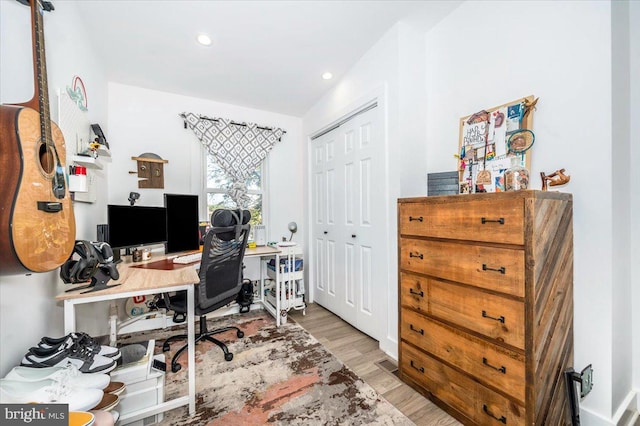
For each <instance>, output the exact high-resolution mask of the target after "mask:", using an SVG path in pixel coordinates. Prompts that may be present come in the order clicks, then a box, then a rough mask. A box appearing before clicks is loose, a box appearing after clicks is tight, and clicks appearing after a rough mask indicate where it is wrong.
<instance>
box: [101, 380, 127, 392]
mask: <svg viewBox="0 0 640 426" xmlns="http://www.w3.org/2000/svg"><path fill="white" fill-rule="evenodd" d="M126 388H127V386H126V385H125V384H124V383H122V382H111V383H109V385H108V386H107V387H106V388H104V389H103V390H102V391H103V392H104V393H110V394H112V395H120V394H121V393H122V392H124V390H125V389H126Z"/></svg>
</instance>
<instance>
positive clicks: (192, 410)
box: [187, 285, 196, 416]
mask: <svg viewBox="0 0 640 426" xmlns="http://www.w3.org/2000/svg"><path fill="white" fill-rule="evenodd" d="M194 294H195V286H193V285H191V286H189V288H188V289H187V336H188V337H187V345H188V350H187V355H188V364H189V370H188V376H189V415H190V416H193V415H195V414H196V352H195V337H194V336H195V332H196V329H195V327H196V326H195V324H194V321H195V318H194V312H193V311H194V300H195V298H194Z"/></svg>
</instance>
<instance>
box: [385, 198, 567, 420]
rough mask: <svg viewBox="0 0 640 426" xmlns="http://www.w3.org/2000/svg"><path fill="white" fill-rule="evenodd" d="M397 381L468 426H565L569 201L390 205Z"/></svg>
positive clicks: (490, 200)
mask: <svg viewBox="0 0 640 426" xmlns="http://www.w3.org/2000/svg"><path fill="white" fill-rule="evenodd" d="M398 229H399V240H398V247H399V256H398V261H399V265H398V269H399V277H398V281H399V290H398V292H399V297H398V299H399V312H400V318H399V333H398V334H399V337H400V340H399V342H400V343H399V357H400V358H399V366H400V377H401V378H402V380H404V381H405V382H407V383H409V384H410V385H411V386H412V387H414V388H415V389H417V390H418V391H420V392H421V393H423V394H424V395H425V396H427V397H428V398H430V399H431V400H433V401H434V402H435V403H436V404H438V405H439V406H440V407H442V408H443V409H444V410H446V411H447V412H448V413H450V414H451V415H452V416H454V417H456V418H457V419H458V420H460V421H461V422H462V423H464V424H469V425H502V424H506V425H549V426H557V425H563V424H567V425H570V424H571V415H570V409H569V403H568V399H567V394H566V385H565V382H564V376H563V371H564V370H565V369H566V368H568V367H571V366H573V207H572V196H571V194H563V193H558V192H542V191H518V192H506V193H492V194H472V195H451V196H439V197H423V198H406V199H400V200H398Z"/></svg>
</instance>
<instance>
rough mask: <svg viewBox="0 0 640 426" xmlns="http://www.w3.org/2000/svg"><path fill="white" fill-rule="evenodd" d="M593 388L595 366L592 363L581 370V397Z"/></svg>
mask: <svg viewBox="0 0 640 426" xmlns="http://www.w3.org/2000/svg"><path fill="white" fill-rule="evenodd" d="M592 388H593V368H592V367H591V364H589V365H587V366H586V367H585V368H584V370H582V371H581V372H580V398H584V397H585V396H587V395H588V394H589V392H591V389H592Z"/></svg>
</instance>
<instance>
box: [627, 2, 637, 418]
mask: <svg viewBox="0 0 640 426" xmlns="http://www.w3.org/2000/svg"><path fill="white" fill-rule="evenodd" d="M629 12H630V13H629V17H630V19H629V21H630V25H629V29H630V36H629V39H630V40H631V43H630V54H629V57H630V71H629V74H630V76H631V91H630V93H631V99H630V104H631V105H630V111H629V116H630V117H631V123H632V124H631V126H632V127H631V144H630V151H631V153H630V155H629V157H630V158H632V159H635V158H640V132H638V130H637V126H638V125H637V122H636V121H635V120H637V117H640V2H637V1H632V2H629ZM634 119H635V120H634ZM632 166H633V167H632V168H631V185H630V187H629V198H630V200H631V234H630V238H631V253H632V258H631V292H632V297H631V303H632V305H633V306H634V308H633V309H632V313H631V324H633V336H632V338H633V349H632V360H633V374H632V376H633V387H634V388H635V390H636V395H639V394H640V309H638V307H639V306H640V220H639V218H640V191H638V188H640V167H637V166H636V165H635V161H634V162H632ZM637 404H638V407H637V408H638V411H640V396H638V397H637Z"/></svg>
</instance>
